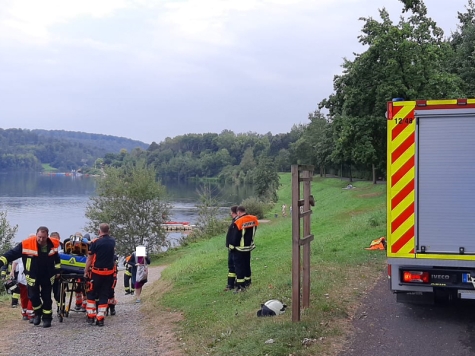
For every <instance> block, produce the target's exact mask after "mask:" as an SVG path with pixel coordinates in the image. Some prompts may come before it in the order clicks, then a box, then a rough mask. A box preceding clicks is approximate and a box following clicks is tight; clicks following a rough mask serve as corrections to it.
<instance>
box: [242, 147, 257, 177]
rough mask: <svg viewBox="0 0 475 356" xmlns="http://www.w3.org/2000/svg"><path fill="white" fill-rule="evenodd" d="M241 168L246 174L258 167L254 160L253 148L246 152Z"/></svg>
mask: <svg viewBox="0 0 475 356" xmlns="http://www.w3.org/2000/svg"><path fill="white" fill-rule="evenodd" d="M239 166H240V168H241V170H242V171H243V172H244V173H247V172H248V171H250V170H252V169H254V167H256V160H255V159H254V152H253V150H252V148H251V147H248V148H247V149H246V150H245V151H244V155H243V156H242V159H241V163H240V164H239Z"/></svg>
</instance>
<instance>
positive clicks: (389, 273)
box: [388, 265, 391, 279]
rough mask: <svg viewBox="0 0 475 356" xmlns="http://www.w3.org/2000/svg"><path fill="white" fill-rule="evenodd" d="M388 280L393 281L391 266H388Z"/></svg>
mask: <svg viewBox="0 0 475 356" xmlns="http://www.w3.org/2000/svg"><path fill="white" fill-rule="evenodd" d="M388 278H389V279H391V265H388Z"/></svg>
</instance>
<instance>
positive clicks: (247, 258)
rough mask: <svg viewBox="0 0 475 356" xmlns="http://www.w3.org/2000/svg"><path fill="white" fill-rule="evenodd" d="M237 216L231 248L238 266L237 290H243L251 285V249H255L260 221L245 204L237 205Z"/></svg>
mask: <svg viewBox="0 0 475 356" xmlns="http://www.w3.org/2000/svg"><path fill="white" fill-rule="evenodd" d="M237 215H238V216H237V218H236V220H235V221H234V227H233V232H232V236H231V239H230V242H229V248H230V249H233V250H235V252H234V253H233V258H234V267H235V268H236V284H237V285H236V290H235V292H241V291H244V290H245V289H246V287H249V286H250V285H251V251H252V250H254V248H255V247H256V245H254V235H255V234H256V230H257V226H258V225H259V221H258V220H257V218H256V217H255V216H254V215H250V214H247V213H246V208H244V207H243V206H238V207H237Z"/></svg>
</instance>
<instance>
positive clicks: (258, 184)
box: [254, 155, 280, 202]
mask: <svg viewBox="0 0 475 356" xmlns="http://www.w3.org/2000/svg"><path fill="white" fill-rule="evenodd" d="M279 184H280V177H279V174H278V173H277V167H276V165H275V162H274V160H272V158H270V157H268V156H266V155H263V156H261V158H260V159H259V164H258V165H257V167H256V168H255V169H254V188H255V190H256V194H257V197H258V198H259V199H260V200H262V201H263V202H268V201H272V202H276V201H277V200H278V196H277V190H278V189H279Z"/></svg>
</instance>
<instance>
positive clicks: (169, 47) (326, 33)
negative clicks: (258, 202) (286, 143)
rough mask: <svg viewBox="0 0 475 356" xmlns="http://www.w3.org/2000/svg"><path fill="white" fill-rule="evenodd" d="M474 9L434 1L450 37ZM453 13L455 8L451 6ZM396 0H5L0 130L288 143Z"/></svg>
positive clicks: (0, 17)
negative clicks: (267, 136)
mask: <svg viewBox="0 0 475 356" xmlns="http://www.w3.org/2000/svg"><path fill="white" fill-rule="evenodd" d="M467 2H468V0H451V1H450V2H448V1H444V0H425V4H426V5H427V7H428V10H429V15H430V16H431V17H432V18H433V19H435V20H436V21H437V23H438V25H439V26H440V27H442V28H443V29H444V31H445V34H446V35H447V36H448V35H450V33H451V31H454V30H455V29H456V25H457V23H458V20H457V11H462V12H463V11H464V5H465V4H467ZM449 4H450V5H449ZM382 7H386V8H387V9H388V11H389V13H390V14H391V17H392V18H393V19H394V20H397V18H398V17H399V15H400V12H401V8H402V6H401V5H400V2H399V1H398V0H377V1H375V0H338V1H337V0H41V1H39V0H1V1H0V127H1V128H4V129H6V128H24V129H35V128H38V129H48V130H51V129H57V130H71V131H83V132H92V133H100V134H107V135H114V136H122V137H127V138H132V139H135V140H140V141H143V142H146V143H151V142H152V141H156V142H157V143H158V142H160V141H162V140H164V139H165V138H166V137H175V136H177V135H183V134H186V133H204V132H216V133H220V132H221V131H222V130H224V129H229V130H233V131H234V132H235V133H241V132H249V131H252V132H257V133H262V134H264V133H267V132H269V131H270V132H272V134H278V133H282V132H289V131H290V129H291V128H292V126H293V125H294V124H299V123H306V122H307V121H308V120H307V116H308V113H309V112H312V111H314V110H315V109H316V108H317V104H318V102H320V101H321V100H322V99H323V98H325V97H328V96H329V95H330V94H331V93H332V90H333V83H332V80H333V76H334V75H335V74H339V73H341V67H340V65H341V64H342V59H343V57H347V58H353V56H352V53H353V52H362V51H363V50H364V49H363V47H361V46H360V44H359V43H358V40H357V36H358V35H359V34H360V29H361V27H362V25H363V23H362V22H361V21H358V18H359V17H362V16H364V17H368V16H373V17H376V18H378V19H379V17H378V8H382Z"/></svg>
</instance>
